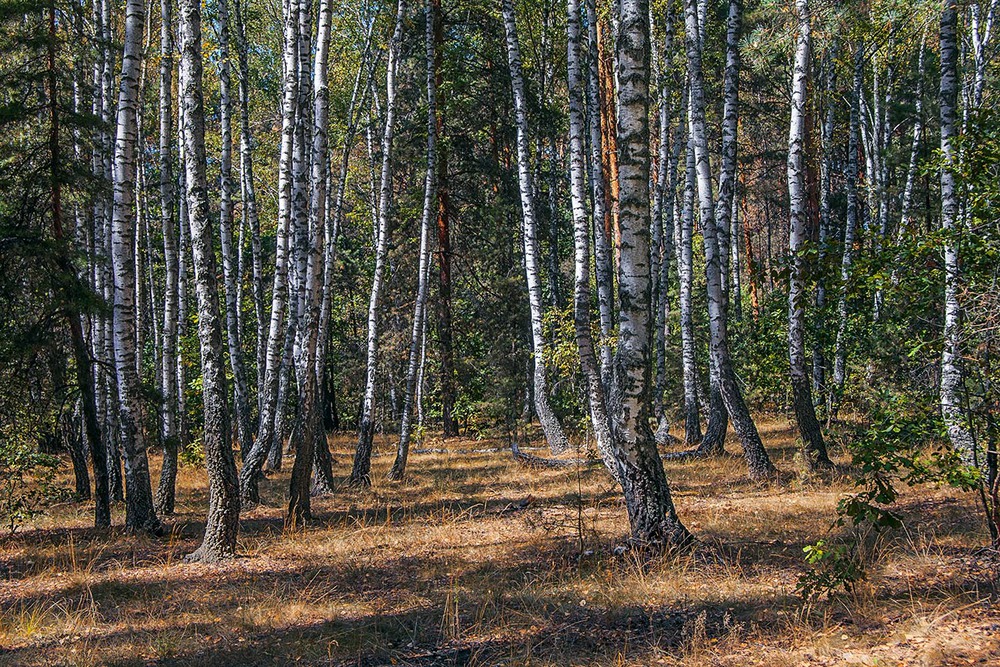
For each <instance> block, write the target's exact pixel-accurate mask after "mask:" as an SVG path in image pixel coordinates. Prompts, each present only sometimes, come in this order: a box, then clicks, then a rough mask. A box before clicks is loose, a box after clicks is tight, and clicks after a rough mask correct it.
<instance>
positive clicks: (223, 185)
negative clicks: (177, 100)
mask: <svg viewBox="0 0 1000 667" xmlns="http://www.w3.org/2000/svg"><path fill="white" fill-rule="evenodd" d="M218 9H219V29H218V37H219V135H220V140H221V144H222V147H221V151H220V155H219V236H220V237H221V240H222V280H223V283H224V285H225V298H226V340H227V342H228V345H229V365H230V368H232V371H233V412H234V414H235V417H236V442H237V444H238V446H239V448H240V450H241V451H242V452H244V456H246V452H248V451H249V450H250V448H251V447H252V445H253V435H252V426H251V415H250V389H249V387H248V386H247V369H246V363H245V361H244V357H243V343H242V341H241V340H240V338H241V335H240V315H239V308H240V304H239V301H238V300H237V287H236V283H237V281H239V279H240V276H239V275H238V273H237V271H236V248H235V247H234V242H233V189H234V186H233V121H232V117H233V103H232V97H231V93H230V89H231V83H232V82H231V77H230V57H229V41H230V35H229V0H218ZM192 238H194V235H193V234H192Z"/></svg>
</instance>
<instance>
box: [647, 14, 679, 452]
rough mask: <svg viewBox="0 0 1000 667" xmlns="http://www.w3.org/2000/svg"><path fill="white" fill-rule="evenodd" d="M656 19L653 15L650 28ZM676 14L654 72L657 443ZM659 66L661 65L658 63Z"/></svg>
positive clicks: (664, 422)
mask: <svg viewBox="0 0 1000 667" xmlns="http://www.w3.org/2000/svg"><path fill="white" fill-rule="evenodd" d="M652 26H653V19H652V18H650V27H651V28H652ZM673 45H674V13H673V7H672V5H671V6H670V7H668V10H667V20H666V27H665V30H664V36H663V53H662V55H661V57H660V58H658V59H657V58H654V59H653V63H654V75H655V76H656V78H657V80H658V86H657V88H658V98H659V100H658V103H659V108H658V116H659V137H658V138H659V142H658V143H659V147H658V155H657V171H656V182H655V188H654V191H653V212H652V218H651V224H652V248H651V259H652V266H651V270H652V271H653V275H654V276H655V279H654V282H653V287H654V289H653V292H654V294H653V303H654V304H655V305H654V307H655V311H654V312H655V313H656V318H655V324H654V336H655V351H656V357H655V361H654V363H655V364H656V380H655V382H654V385H653V386H654V389H653V392H654V393H653V414H654V415H655V416H656V423H657V428H656V439H657V442H667V441H669V439H670V437H669V435H670V423H669V420H668V419H667V416H666V411H665V405H664V400H663V399H664V397H663V392H664V389H665V387H666V372H667V364H666V361H667V357H666V336H667V329H666V323H667V293H668V291H669V284H670V283H669V280H670V262H671V259H672V257H673V219H672V215H673V197H672V196H671V195H672V193H671V192H670V180H671V179H670V170H671V168H676V166H677V165H676V163H673V162H671V150H670V149H671V141H670V130H671V124H672V122H673V117H672V112H673V109H672V107H671V98H670V89H669V87H668V85H667V70H668V69H670V59H671V58H672V57H673ZM654 55H655V53H654ZM657 65H658V66H657Z"/></svg>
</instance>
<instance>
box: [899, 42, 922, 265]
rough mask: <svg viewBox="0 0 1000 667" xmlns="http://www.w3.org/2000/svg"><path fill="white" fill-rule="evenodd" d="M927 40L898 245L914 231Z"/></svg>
mask: <svg viewBox="0 0 1000 667" xmlns="http://www.w3.org/2000/svg"><path fill="white" fill-rule="evenodd" d="M926 42H927V33H926V31H925V32H924V34H923V35H922V36H921V38H920V54H919V55H918V56H917V90H916V93H915V95H914V109H913V139H912V141H911V143H910V162H909V165H908V166H907V169H906V184H905V185H904V186H903V197H902V201H901V204H900V209H901V212H900V217H899V228H898V229H897V230H896V247H897V249H898V248H899V246H901V245H902V244H903V243H904V242H905V240H906V236H907V235H908V234H909V233H911V232H912V231H913V216H912V210H913V185H914V182H915V181H916V178H917V169H918V167H919V166H920V135H921V134H922V132H923V127H924V75H925V74H926V68H925V65H924V51H925V46H926ZM898 267H899V262H898V261H897V262H896V265H895V267H894V268H893V272H892V282H893V284H896V283H898V281H899V269H898Z"/></svg>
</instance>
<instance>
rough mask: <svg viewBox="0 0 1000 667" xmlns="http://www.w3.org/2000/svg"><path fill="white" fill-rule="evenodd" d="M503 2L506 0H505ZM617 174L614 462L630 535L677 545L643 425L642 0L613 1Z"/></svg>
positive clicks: (646, 344)
mask: <svg viewBox="0 0 1000 667" xmlns="http://www.w3.org/2000/svg"><path fill="white" fill-rule="evenodd" d="M505 4H509V0H506V2H505ZM618 16H619V29H620V34H619V39H618V51H617V55H618V58H617V61H618V63H617V64H618V83H619V91H618V94H619V103H618V119H617V120H618V123H617V126H618V136H617V143H618V150H619V161H618V175H619V178H620V183H619V200H618V201H619V220H620V225H621V261H620V263H619V267H618V303H619V323H620V324H619V342H618V350H617V353H616V355H615V367H616V372H615V378H616V387H615V392H616V396H615V397H614V400H613V401H612V404H613V405H614V407H615V412H614V414H615V420H616V422H617V423H618V424H619V429H620V431H619V433H620V436H619V438H618V440H617V442H616V446H615V456H614V458H615V463H616V464H617V468H618V476H619V478H620V479H621V483H622V489H623V491H624V494H625V505H626V508H627V509H628V515H629V523H630V525H631V532H632V539H633V540H634V541H635V542H637V543H638V544H640V545H650V546H654V547H661V548H662V547H680V546H683V545H686V544H687V543H688V542H690V540H691V539H692V538H691V534H690V533H689V532H688V530H687V528H685V527H684V525H683V524H682V523H681V522H680V519H679V518H678V517H677V512H676V511H675V509H674V504H673V501H672V499H671V497H670V486H669V484H668V483H667V477H666V474H665V473H664V471H663V462H662V461H661V460H660V454H659V452H658V451H657V448H656V442H655V440H654V438H653V433H652V431H651V430H650V428H649V417H650V379H651V378H650V368H651V366H650V361H651V358H650V357H651V352H652V344H651V334H652V322H651V318H650V309H651V303H650V297H651V294H650V292H651V290H650V286H651V276H650V272H649V268H650V267H649V213H650V211H649V174H650V168H649V78H650V77H649V75H650V72H649V69H650V68H649V41H650V40H649V5H648V3H647V2H646V0H621V2H620V4H619V6H618Z"/></svg>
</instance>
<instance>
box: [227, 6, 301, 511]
mask: <svg viewBox="0 0 1000 667" xmlns="http://www.w3.org/2000/svg"><path fill="white" fill-rule="evenodd" d="M284 21H285V24H284V38H283V39H284V47H283V52H282V61H283V63H284V82H283V84H282V100H281V149H280V153H279V157H278V224H277V231H276V235H277V238H276V246H277V248H276V252H275V260H274V286H273V288H272V292H271V322H270V325H269V328H268V336H267V350H266V354H265V371H264V384H263V386H262V387H260V388H259V389H258V391H259V392H260V393H261V399H260V404H261V409H260V421H259V424H258V427H257V439H256V440H255V441H254V444H253V447H251V449H250V453H249V454H248V455H247V456H246V457H245V458H244V461H243V469H242V470H241V471H240V496H241V499H242V503H243V506H244V507H248V506H250V505H256V504H258V503H259V502H260V491H259V489H258V478H259V476H260V472H261V469H262V468H263V466H264V460H265V459H266V458H267V455H268V453H269V452H270V451H271V448H272V447H273V446H274V441H275V432H274V420H275V411H276V409H277V402H278V383H279V379H280V375H281V369H282V356H283V355H282V353H283V351H284V341H285V307H286V305H287V304H288V250H289V239H288V233H289V226H290V221H291V196H292V193H291V167H292V148H293V146H292V144H293V141H294V137H295V107H296V103H297V100H298V78H297V77H296V74H295V66H296V58H297V54H298V4H297V2H295V0H290V2H289V3H288V6H286V8H285V16H284ZM278 445H279V447H280V441H279V443H278Z"/></svg>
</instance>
